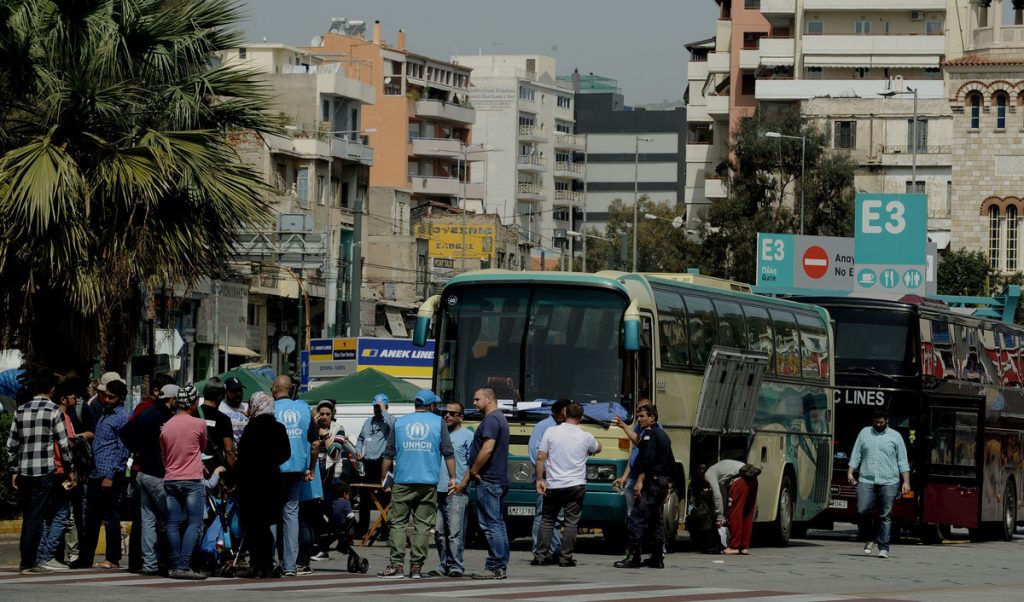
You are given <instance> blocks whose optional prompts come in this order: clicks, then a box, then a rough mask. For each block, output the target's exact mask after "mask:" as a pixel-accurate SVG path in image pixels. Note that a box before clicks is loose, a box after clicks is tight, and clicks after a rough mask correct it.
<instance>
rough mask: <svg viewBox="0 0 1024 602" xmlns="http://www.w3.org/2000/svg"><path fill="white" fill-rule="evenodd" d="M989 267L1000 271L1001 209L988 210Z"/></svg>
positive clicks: (990, 208) (992, 207) (991, 208)
mask: <svg viewBox="0 0 1024 602" xmlns="http://www.w3.org/2000/svg"><path fill="white" fill-rule="evenodd" d="M988 265H989V267H991V268H992V269H994V270H998V269H999V207H996V206H995V205H993V206H991V207H989V208H988Z"/></svg>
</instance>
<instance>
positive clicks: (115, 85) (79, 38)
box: [0, 0, 276, 369]
mask: <svg viewBox="0 0 1024 602" xmlns="http://www.w3.org/2000/svg"><path fill="white" fill-rule="evenodd" d="M240 17H241V12H240V8H239V5H238V3H237V2H235V1H234V0H76V1H74V2H71V1H66V0H4V1H3V2H0V348H3V347H18V348H21V349H22V350H23V351H26V352H27V353H28V354H29V356H30V357H32V358H34V359H36V360H42V361H44V362H46V363H48V364H49V365H51V366H52V367H55V368H56V367H59V366H63V367H66V368H77V369H82V368H84V367H87V366H88V365H89V364H90V363H91V358H92V357H94V356H95V355H97V354H100V355H103V356H105V358H106V360H107V364H108V365H120V364H121V363H123V362H124V361H125V360H127V359H128V357H130V356H131V354H132V351H133V349H134V342H135V335H136V333H137V331H138V325H139V323H140V317H141V314H142V312H143V311H144V300H145V299H146V298H147V297H149V298H150V299H151V298H152V293H151V291H152V290H153V289H154V287H156V286H160V285H162V284H166V283H183V284H186V285H190V284H192V283H194V282H196V280H198V279H199V278H202V277H204V276H210V275H215V274H217V273H218V272H220V271H222V270H223V269H224V265H225V262H226V260H227V259H228V257H229V256H230V249H231V246H232V234H233V232H234V231H235V230H236V229H237V228H239V227H240V226H242V225H243V224H246V225H254V224H261V223H265V222H266V221H267V220H268V219H269V216H270V215H271V214H270V209H269V207H268V206H267V205H266V203H265V202H264V201H263V200H262V196H261V195H262V192H263V189H264V186H263V184H262V183H261V181H260V178H259V176H258V175H257V174H256V173H255V172H254V171H253V170H251V169H250V168H248V167H246V166H244V165H243V164H242V162H241V161H240V159H239V157H238V156H237V155H236V153H235V152H234V151H233V150H232V147H231V145H230V144H229V140H230V137H231V136H233V135H238V133H239V132H242V131H244V130H255V131H257V132H262V131H274V130H275V129H276V124H275V122H274V121H272V118H270V117H268V116H267V114H265V113H263V112H262V109H263V107H265V106H266V104H265V103H266V97H265V90H264V89H263V87H261V85H260V84H259V83H258V82H257V80H256V79H255V76H254V73H253V72H251V71H244V70H237V69H228V68H223V67H220V66H217V65H215V64H214V63H213V62H212V57H213V56H214V53H215V52H217V51H219V50H223V49H225V48H231V47H236V46H239V45H241V42H242V37H241V34H240V32H239V31H237V30H236V29H234V27H235V26H236V25H237V23H238V21H239V19H240Z"/></svg>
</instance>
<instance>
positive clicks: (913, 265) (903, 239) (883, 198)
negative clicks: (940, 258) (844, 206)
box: [854, 193, 928, 295]
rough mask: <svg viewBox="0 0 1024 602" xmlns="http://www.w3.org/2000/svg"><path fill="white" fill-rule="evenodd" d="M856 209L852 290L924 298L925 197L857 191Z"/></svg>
mask: <svg viewBox="0 0 1024 602" xmlns="http://www.w3.org/2000/svg"><path fill="white" fill-rule="evenodd" d="M856 209H857V211H856V223H855V225H854V248H855V255H856V257H857V267H856V272H855V277H854V291H855V292H858V293H893V294H906V293H915V294H920V295H924V294H925V277H924V274H925V271H926V266H927V259H926V254H927V251H926V243H927V240H928V197H927V196H925V195H923V194H871V193H863V194H858V195H857V200H856Z"/></svg>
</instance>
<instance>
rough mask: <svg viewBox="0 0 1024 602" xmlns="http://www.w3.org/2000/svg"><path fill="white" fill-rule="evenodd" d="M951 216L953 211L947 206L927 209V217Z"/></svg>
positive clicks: (945, 217) (946, 217)
mask: <svg viewBox="0 0 1024 602" xmlns="http://www.w3.org/2000/svg"><path fill="white" fill-rule="evenodd" d="M952 216H953V212H952V211H951V210H950V209H949V208H948V207H947V208H946V209H929V210H928V219H949V218H950V217H952Z"/></svg>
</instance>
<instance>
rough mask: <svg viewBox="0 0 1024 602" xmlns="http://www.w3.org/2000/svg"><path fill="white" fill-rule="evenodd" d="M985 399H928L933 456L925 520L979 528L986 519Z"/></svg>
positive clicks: (925, 488) (928, 466) (929, 472)
mask: <svg viewBox="0 0 1024 602" xmlns="http://www.w3.org/2000/svg"><path fill="white" fill-rule="evenodd" d="M983 403H984V400H983V399H982V398H980V397H932V398H930V399H929V404H928V405H929V406H930V408H931V409H930V411H929V414H928V422H929V424H928V443H929V452H930V453H929V457H928V464H927V466H926V471H927V476H926V481H925V487H924V502H923V503H924V514H923V517H922V518H923V520H924V522H926V523H931V524H938V525H953V526H956V527H969V528H976V527H978V526H979V522H980V519H981V512H980V510H981V470H980V469H979V466H978V464H979V458H980V457H981V454H980V453H979V452H980V450H981V448H982V445H981V436H982V428H981V425H982V424H983V423H982V421H981V416H982V407H983Z"/></svg>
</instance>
